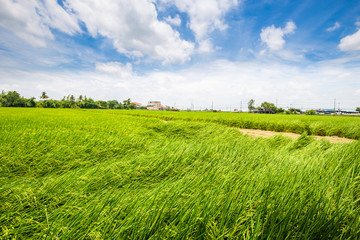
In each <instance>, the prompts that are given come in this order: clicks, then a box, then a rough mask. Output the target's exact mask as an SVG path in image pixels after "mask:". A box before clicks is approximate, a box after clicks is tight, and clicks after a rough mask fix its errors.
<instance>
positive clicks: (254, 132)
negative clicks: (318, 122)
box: [239, 128, 355, 143]
mask: <svg viewBox="0 0 360 240" xmlns="http://www.w3.org/2000/svg"><path fill="white" fill-rule="evenodd" d="M239 131H240V132H242V133H244V134H247V135H249V136H250V137H265V138H266V137H272V136H275V135H283V136H286V137H290V138H292V139H298V138H299V137H300V136H301V134H297V133H289V132H274V131H266V130H260V129H244V128H239ZM314 137H315V139H317V140H320V139H326V140H328V141H329V142H330V143H352V142H354V141H355V140H353V139H348V138H342V137H337V136H314Z"/></svg>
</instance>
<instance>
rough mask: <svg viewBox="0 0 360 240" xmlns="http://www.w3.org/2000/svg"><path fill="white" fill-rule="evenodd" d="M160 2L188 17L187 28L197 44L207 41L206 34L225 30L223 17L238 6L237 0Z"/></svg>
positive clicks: (162, 0)
mask: <svg viewBox="0 0 360 240" xmlns="http://www.w3.org/2000/svg"><path fill="white" fill-rule="evenodd" d="M160 2H162V3H165V4H172V5H175V6H176V7H177V8H178V9H179V11H181V12H185V13H187V14H188V15H189V17H190V22H189V27H190V29H191V30H192V31H193V32H194V35H195V38H196V40H197V42H201V41H203V40H204V39H207V38H208V34H210V33H211V32H213V31H214V30H220V31H223V30H225V29H227V27H228V25H227V24H226V23H225V20H224V16H225V14H226V13H227V12H228V11H229V10H230V9H231V8H234V7H236V6H237V5H238V4H239V1H238V0H195V1H194V0H161V1H160ZM200 47H201V46H200Z"/></svg>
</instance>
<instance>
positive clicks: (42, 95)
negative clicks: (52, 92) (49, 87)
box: [40, 92, 49, 100]
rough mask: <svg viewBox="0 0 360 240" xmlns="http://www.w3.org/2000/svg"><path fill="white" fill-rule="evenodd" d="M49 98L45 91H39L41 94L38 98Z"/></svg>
mask: <svg viewBox="0 0 360 240" xmlns="http://www.w3.org/2000/svg"><path fill="white" fill-rule="evenodd" d="M48 98H49V96H48V95H46V92H42V93H41V96H40V99H44V100H45V99H48Z"/></svg>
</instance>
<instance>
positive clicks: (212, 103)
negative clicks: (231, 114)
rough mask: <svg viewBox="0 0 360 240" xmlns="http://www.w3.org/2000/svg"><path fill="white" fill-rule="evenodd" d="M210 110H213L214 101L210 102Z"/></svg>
mask: <svg viewBox="0 0 360 240" xmlns="http://www.w3.org/2000/svg"><path fill="white" fill-rule="evenodd" d="M211 110H214V101H212V102H211Z"/></svg>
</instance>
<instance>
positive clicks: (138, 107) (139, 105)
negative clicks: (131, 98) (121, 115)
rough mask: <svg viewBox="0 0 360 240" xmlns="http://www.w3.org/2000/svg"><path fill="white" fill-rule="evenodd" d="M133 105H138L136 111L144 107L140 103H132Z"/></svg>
mask: <svg viewBox="0 0 360 240" xmlns="http://www.w3.org/2000/svg"><path fill="white" fill-rule="evenodd" d="M132 104H135V105H136V109H140V107H141V106H142V104H141V103H138V102H132Z"/></svg>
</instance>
